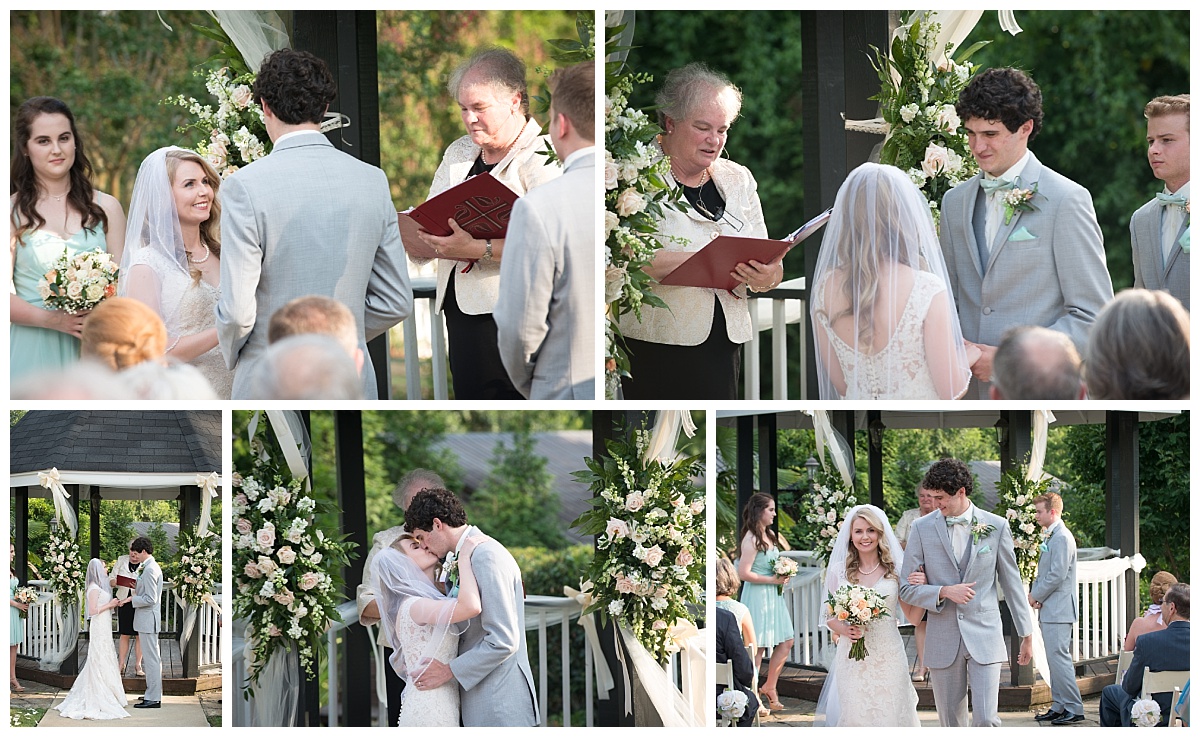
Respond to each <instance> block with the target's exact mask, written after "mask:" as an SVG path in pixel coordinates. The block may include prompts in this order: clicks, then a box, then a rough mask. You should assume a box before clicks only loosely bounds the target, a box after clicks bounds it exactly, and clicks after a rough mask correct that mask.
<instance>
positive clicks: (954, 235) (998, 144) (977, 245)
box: [941, 69, 1113, 399]
mask: <svg viewBox="0 0 1200 737" xmlns="http://www.w3.org/2000/svg"><path fill="white" fill-rule="evenodd" d="M955 109H956V110H957V111H958V115H959V117H960V118H962V121H963V128H965V129H966V131H967V141H968V143H969V145H970V147H971V154H972V156H974V157H975V161H976V162H977V163H978V164H979V168H980V169H981V170H982V171H981V172H980V173H979V174H977V175H976V176H974V177H971V178H970V179H968V180H967V181H965V182H963V183H962V184H960V185H958V186H957V187H955V188H954V189H952V190H950V191H949V192H947V193H946V196H945V198H944V199H943V201H942V220H941V242H942V253H943V254H944V255H945V258H946V270H947V271H948V272H949V274H950V286H951V290H952V291H953V293H954V301H955V305H956V306H957V307H958V316H959V321H960V323H961V324H962V333H963V337H964V338H966V339H967V341H968V342H971V343H974V344H976V346H977V347H978V348H979V350H980V351H981V353H982V355H981V356H980V358H979V359H978V360H976V362H975V363H974V365H972V367H971V372H972V373H973V374H974V375H975V378H974V380H973V381H972V382H971V383H972V389H971V391H969V392H968V394H967V396H968V398H970V397H974V398H978V399H987V398H988V382H990V381H991V377H992V359H993V357H994V356H995V354H996V346H998V345H999V344H1000V338H1001V336H1003V335H1004V333H1005V331H1006V330H1008V329H1009V328H1011V327H1015V326H1017V325H1039V326H1041V327H1046V328H1050V329H1051V330H1056V331H1058V332H1060V333H1064V334H1066V335H1067V336H1068V337H1069V338H1071V340H1072V341H1074V343H1075V347H1076V348H1078V350H1079V353H1080V355H1084V354H1085V353H1086V348H1087V335H1088V330H1089V329H1091V326H1092V323H1093V322H1095V320H1096V315H1097V314H1098V313H1099V312H1100V309H1101V308H1102V307H1104V305H1105V304H1106V303H1107V302H1109V301H1110V300H1111V299H1112V298H1113V290H1112V280H1111V279H1110V277H1109V274H1108V267H1107V264H1106V262H1105V257H1104V237H1103V235H1102V234H1101V232H1100V226H1099V225H1098V224H1097V223H1096V211H1095V209H1094V208H1093V207H1092V196H1091V195H1090V194H1089V193H1088V191H1087V190H1086V189H1084V188H1083V187H1081V186H1080V185H1078V184H1076V183H1075V182H1072V181H1071V180H1070V179H1067V178H1066V177H1064V176H1063V175H1061V174H1059V173H1058V172H1056V171H1054V170H1052V169H1050V168H1049V167H1047V166H1045V165H1043V164H1042V162H1041V161H1039V160H1038V158H1037V157H1036V156H1034V155H1033V153H1032V152H1031V151H1030V150H1029V148H1028V146H1029V142H1030V141H1032V140H1033V139H1034V138H1035V137H1037V134H1038V132H1039V131H1040V130H1041V129H1042V92H1041V90H1040V89H1039V88H1038V86H1037V84H1036V83H1034V81H1033V80H1032V79H1030V78H1029V76H1028V75H1027V74H1025V73H1024V72H1022V71H1019V70H1017V69H989V70H987V71H985V72H983V73H982V74H980V75H979V76H977V77H975V79H973V80H971V83H970V84H968V85H967V86H966V88H965V89H963V91H962V92H961V93H960V94H959V97H958V104H957V105H956V106H955ZM1022 194H1025V195H1028V196H1029V199H1028V200H1027V201H1024V202H1022V203H1019V204H1017V205H1015V206H1013V205H1008V204H1006V199H1007V198H1016V197H1018V196H1020V195H1022Z"/></svg>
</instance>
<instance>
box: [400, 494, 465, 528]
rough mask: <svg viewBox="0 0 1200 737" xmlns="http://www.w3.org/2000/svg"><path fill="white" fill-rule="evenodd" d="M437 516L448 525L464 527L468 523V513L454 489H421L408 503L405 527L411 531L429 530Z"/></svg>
mask: <svg viewBox="0 0 1200 737" xmlns="http://www.w3.org/2000/svg"><path fill="white" fill-rule="evenodd" d="M435 518H436V519H440V520H441V521H442V524H443V525H446V526H448V527H462V526H463V525H465V524H467V513H466V511H465V510H464V509H463V505H462V502H460V501H459V500H458V497H457V496H455V495H454V492H453V491H450V490H448V489H421V490H420V491H418V492H417V495H416V496H414V497H413V498H412V501H411V502H409V503H408V511H406V512H405V513H404V527H405V528H406V529H407V530H408V531H409V532H412V531H413V530H421V531H422V532H429V531H430V530H432V529H433V520H434V519H435Z"/></svg>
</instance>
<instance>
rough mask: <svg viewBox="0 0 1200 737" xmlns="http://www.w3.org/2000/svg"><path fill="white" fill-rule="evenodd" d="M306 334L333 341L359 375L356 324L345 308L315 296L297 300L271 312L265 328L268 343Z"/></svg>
mask: <svg viewBox="0 0 1200 737" xmlns="http://www.w3.org/2000/svg"><path fill="white" fill-rule="evenodd" d="M308 334H317V335H328V336H329V337H331V338H333V339H334V340H336V341H337V342H338V343H339V344H340V345H341V346H342V348H344V349H345V351H346V355H348V356H350V358H351V360H353V361H354V365H355V366H357V367H358V371H359V373H362V367H363V360H364V354H363V349H362V348H361V347H360V345H359V337H358V323H356V322H354V315H353V313H351V312H350V308H348V307H346V305H344V304H342V303H341V302H338V301H337V300H336V299H330V298H329V297H322V296H321V295H319V294H312V295H309V296H307V297H297V298H296V299H293V300H292V301H291V302H288V303H287V304H285V305H284V306H283V307H280V308H279V309H278V310H275V314H273V315H271V322H270V324H269V325H268V326H267V341H268V342H269V343H278V342H279V341H280V340H283V339H284V338H287V337H289V336H292V335H308Z"/></svg>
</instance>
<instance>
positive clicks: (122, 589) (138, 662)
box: [108, 540, 146, 676]
mask: <svg viewBox="0 0 1200 737" xmlns="http://www.w3.org/2000/svg"><path fill="white" fill-rule="evenodd" d="M129 544H130V545H132V544H133V541H132V540H131V541H130V542H129ZM136 568H137V566H131V565H129V554H128V553H125V554H124V555H119V556H117V561H116V563H114V564H113V567H112V571H111V572H110V573H109V576H108V582H109V584H110V585H111V586H112V587H113V588H114V589H115V594H114V595H115V596H116V598H118V599H127V598H129V597H130V596H132V595H133V590H132V589H130V588H129V587H127V586H118V585H117V577H118V576H124V577H126V578H136V576H135V575H134V570H135V569H136ZM117 634H119V635H120V636H121V641H120V644H119V645H118V655H117V664H118V665H120V666H121V674H122V676H123V675H124V673H125V666H126V665H128V664H129V661H128V660H127V658H128V656H129V643H130V640H132V641H133V648H134V659H135V662H134V664H133V672H134V675H138V676H145V675H146V673H145V671H143V670H142V641H141V640H140V639H138V636H137V630H135V629H134V628H133V607H131V606H123V607H120V608H119V609H117Z"/></svg>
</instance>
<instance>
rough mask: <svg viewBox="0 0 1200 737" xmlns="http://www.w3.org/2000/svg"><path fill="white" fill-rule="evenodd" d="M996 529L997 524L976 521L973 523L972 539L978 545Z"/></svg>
mask: <svg viewBox="0 0 1200 737" xmlns="http://www.w3.org/2000/svg"><path fill="white" fill-rule="evenodd" d="M995 531H996V526H995V525H985V524H983V523H982V522H976V523H975V524H973V525H971V539H972V540H974V541H975V544H976V545H978V544H979V541H980V540H982V539H983V538H985V537H987V536H988V535H990V534H992V533H993V532H995Z"/></svg>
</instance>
